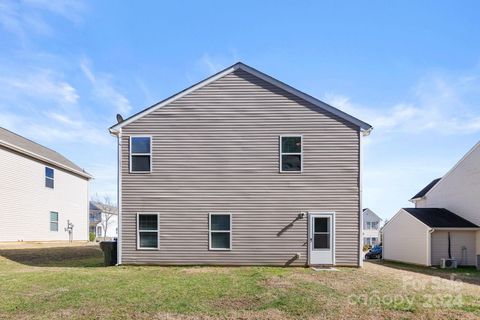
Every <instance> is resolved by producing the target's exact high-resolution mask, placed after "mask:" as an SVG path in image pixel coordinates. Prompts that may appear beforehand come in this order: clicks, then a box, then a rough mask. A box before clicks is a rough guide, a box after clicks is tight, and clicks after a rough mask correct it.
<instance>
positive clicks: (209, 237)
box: [208, 212, 233, 251]
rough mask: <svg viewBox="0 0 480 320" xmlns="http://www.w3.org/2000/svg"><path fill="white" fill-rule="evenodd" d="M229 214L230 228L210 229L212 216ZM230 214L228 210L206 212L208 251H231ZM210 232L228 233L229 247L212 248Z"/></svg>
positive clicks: (231, 226)
mask: <svg viewBox="0 0 480 320" xmlns="http://www.w3.org/2000/svg"><path fill="white" fill-rule="evenodd" d="M227 215H228V216H229V217H230V230H228V231H227V230H212V216H227ZM232 228H233V225H232V214H231V213H228V212H210V213H209V214H208V250H210V251H232ZM212 232H216V233H228V234H229V235H230V237H229V240H230V243H229V248H212Z"/></svg>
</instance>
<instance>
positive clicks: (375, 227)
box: [367, 221, 378, 230]
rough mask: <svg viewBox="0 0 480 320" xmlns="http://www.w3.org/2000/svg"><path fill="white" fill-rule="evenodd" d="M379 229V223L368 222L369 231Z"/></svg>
mask: <svg viewBox="0 0 480 320" xmlns="http://www.w3.org/2000/svg"><path fill="white" fill-rule="evenodd" d="M372 229H375V230H376V229H378V222H376V221H375V222H370V221H367V230H372Z"/></svg>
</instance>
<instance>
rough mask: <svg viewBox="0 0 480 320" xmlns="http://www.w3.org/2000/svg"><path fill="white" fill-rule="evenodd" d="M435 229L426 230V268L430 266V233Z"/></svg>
mask: <svg viewBox="0 0 480 320" xmlns="http://www.w3.org/2000/svg"><path fill="white" fill-rule="evenodd" d="M434 231H435V229H433V228H432V229H428V231H427V267H430V266H431V265H432V233H433V232H434Z"/></svg>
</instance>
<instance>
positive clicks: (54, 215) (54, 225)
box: [50, 211, 58, 231]
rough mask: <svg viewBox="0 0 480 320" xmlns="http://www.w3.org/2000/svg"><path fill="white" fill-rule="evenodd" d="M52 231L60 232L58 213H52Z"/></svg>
mask: <svg viewBox="0 0 480 320" xmlns="http://www.w3.org/2000/svg"><path fill="white" fill-rule="evenodd" d="M50 231H58V212H54V211H50Z"/></svg>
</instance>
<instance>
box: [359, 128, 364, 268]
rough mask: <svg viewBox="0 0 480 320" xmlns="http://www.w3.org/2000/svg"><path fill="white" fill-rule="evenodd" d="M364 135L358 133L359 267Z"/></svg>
mask: <svg viewBox="0 0 480 320" xmlns="http://www.w3.org/2000/svg"><path fill="white" fill-rule="evenodd" d="M363 136H364V134H362V133H361V132H359V134H358V153H359V155H358V162H359V164H358V170H359V178H358V184H359V185H358V196H359V201H358V203H359V210H360V212H359V215H360V218H359V222H358V223H359V226H358V236H359V239H358V247H359V248H358V249H359V250H358V266H359V267H363V207H362V204H363V201H362V198H363V195H362V183H363V181H362V171H363V170H362V165H363V161H362V158H363V153H362V137H363Z"/></svg>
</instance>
